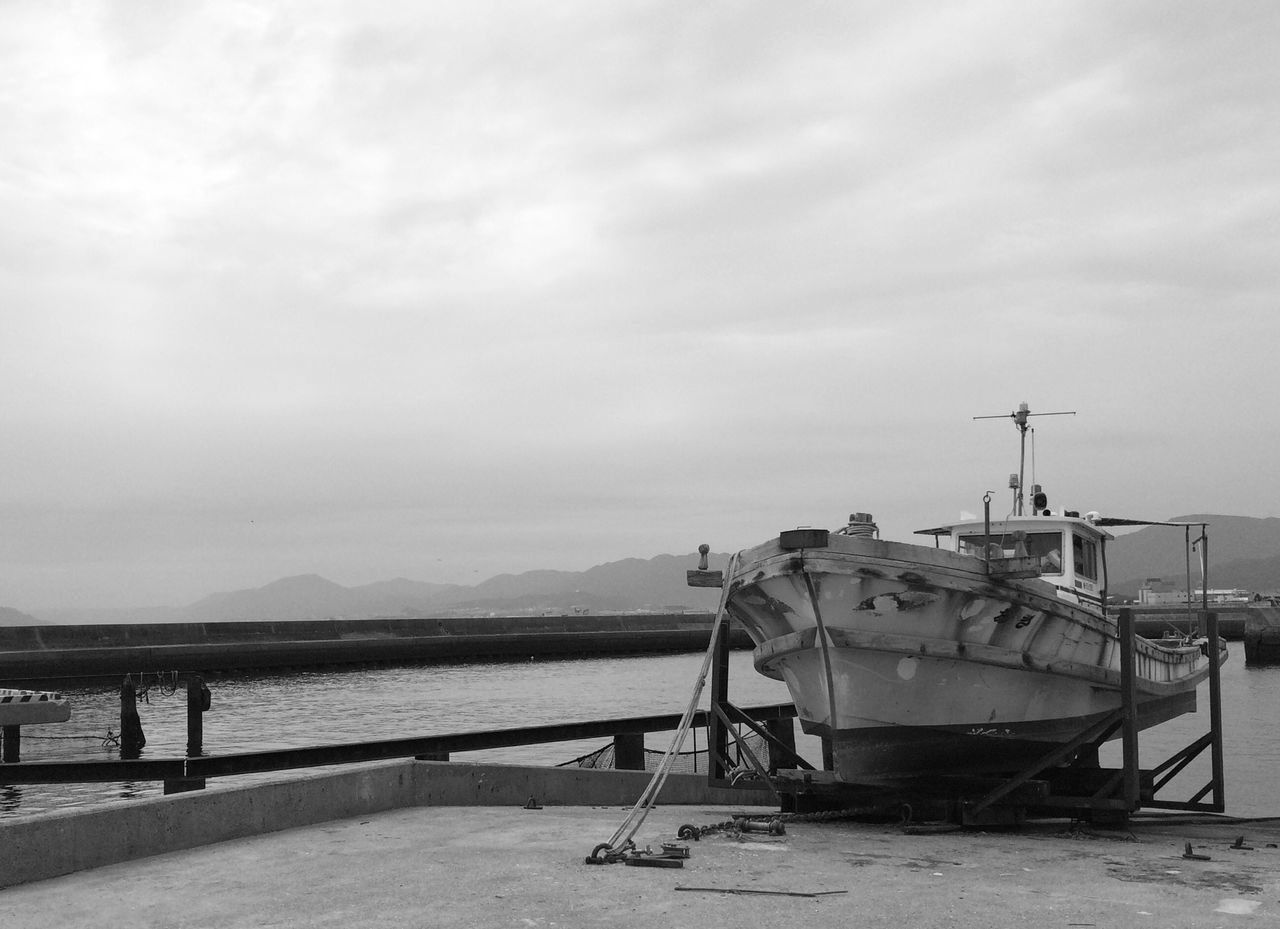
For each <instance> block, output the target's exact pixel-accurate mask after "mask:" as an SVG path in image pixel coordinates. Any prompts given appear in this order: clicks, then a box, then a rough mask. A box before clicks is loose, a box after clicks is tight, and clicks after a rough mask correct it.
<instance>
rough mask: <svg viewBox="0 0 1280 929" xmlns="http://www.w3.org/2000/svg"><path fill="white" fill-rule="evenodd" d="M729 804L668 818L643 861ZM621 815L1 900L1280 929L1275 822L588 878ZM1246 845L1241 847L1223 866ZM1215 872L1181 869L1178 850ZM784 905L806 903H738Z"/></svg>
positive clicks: (357, 828) (600, 869)
mask: <svg viewBox="0 0 1280 929" xmlns="http://www.w3.org/2000/svg"><path fill="white" fill-rule="evenodd" d="M729 812H730V810H729V809H728V808H725V807H704V806H693V807H677V806H663V807H659V808H658V809H656V810H654V811H653V813H651V814H650V817H649V819H648V821H647V822H646V823H645V825H644V826H643V828H642V829H641V831H640V833H639V834H638V835H637V840H638V841H639V843H640V844H641V845H645V844H652V845H653V846H654V847H655V848H656V847H657V846H658V845H659V844H660V843H661V842H664V841H672V840H673V839H674V837H675V835H676V831H677V829H678V828H679V826H680V825H681V824H682V823H692V824H695V825H703V824H708V823H715V822H720V821H723V820H724V819H726V818H727V817H728V815H729ZM624 814H625V808H623V807H583V806H578V807H568V806H566V807H544V808H543V809H541V810H525V809H522V808H519V807H465V808H464V807H425V806H424V807H408V808H401V809H393V810H388V811H384V812H376V813H370V814H367V815H360V816H356V817H353V818H350V819H345V820H340V821H332V822H326V823H319V824H316V825H311V826H305V827H301V828H295V829H290V830H287V831H283V832H275V833H271V834H269V835H261V836H253V837H248V838H241V839H235V840H232V841H227V842H221V843H218V844H216V845H210V846H207V847H203V848H195V849H188V850H185V851H178V852H173V853H169V854H165V855H157V856H153V857H150V858H145V859H141V860H136V861H130V862H124V863H121V864H115V865H110V866H107V867H102V868H98V869H95V870H90V871H82V872H78V873H75V874H70V875H66V876H63V877H58V878H53V879H50V880H46V881H41V882H38V883H33V884H25V885H21V886H16V887H10V888H8V889H6V890H3V891H0V912H3V913H4V915H5V924H6V925H9V926H18V927H22V929H67V927H78V926H102V925H128V926H130V927H133V929H141V927H152V926H154V927H166V929H168V927H180V926H191V927H202V929H222V927H255V929H256V927H263V926H273V927H290V926H308V927H317V926H319V927H323V926H342V927H344V929H350V927H362V926H397V927H417V926H432V927H454V926H457V927H463V926H465V927H469V929H470V927H476V926H498V927H503V926H512V927H553V926H554V927H579V926H581V927H588V926H590V927H597V926H619V927H632V926H634V927H640V926H643V927H654V926H667V927H685V926H689V927H693V926H697V927H704V929H715V927H720V926H735V927H737V926H746V925H760V926H769V925H783V924H801V925H805V924H808V925H815V924H823V925H833V926H837V925H843V926H857V927H880V926H883V927H893V929H902V927H905V926H910V927H913V929H914V927H931V926H954V927H961V929H964V927H982V929H987V927H993V929H1004V927H1011V926H1022V925H1027V924H1029V923H1032V922H1033V921H1034V924H1036V925H1039V926H1047V927H1064V929H1065V927H1075V926H1081V927H1083V926H1117V927H1119V926H1134V925H1137V926H1151V927H1153V929H1155V927H1159V929H1183V927H1186V929H1191V927H1195V929H1205V927H1214V926H1250V925H1269V926H1271V925H1276V924H1277V923H1278V922H1280V849H1277V848H1275V847H1269V846H1270V845H1274V844H1280V822H1277V821H1272V820H1268V821H1252V822H1241V821H1230V820H1224V821H1219V822H1214V823H1211V824H1207V825H1205V824H1199V823H1197V822H1196V821H1192V820H1187V819H1178V820H1170V819H1168V818H1164V819H1161V820H1159V821H1158V822H1149V821H1145V820H1141V821H1138V822H1135V823H1134V824H1133V825H1131V826H1130V827H1129V828H1127V829H1125V830H1122V831H1118V832H1103V831H1087V830H1078V829H1072V828H1070V826H1069V824H1067V823H1065V822H1058V823H1052V824H1038V825H1032V826H1026V827H1023V828H1021V829H1019V830H1018V831H1016V832H1006V833H994V832H968V831H966V832H950V833H938V834H925V835H907V834H904V833H903V831H902V829H901V827H900V826H898V825H896V824H884V825H867V824H855V823H850V822H812V823H809V822H804V823H796V822H793V823H790V824H788V826H787V832H786V834H785V835H784V836H780V837H769V836H747V837H741V838H734V837H730V836H727V835H723V834H719V835H712V836H708V837H707V838H704V839H703V840H702V841H700V842H693V843H689V844H690V847H691V852H692V857H691V858H690V859H689V860H688V861H687V862H685V867H683V868H682V869H678V870H676V869H670V870H668V869H651V868H636V867H627V866H623V865H609V866H587V865H585V864H584V863H583V859H584V857H585V856H586V855H587V854H589V853H590V851H591V850H592V848H593V847H594V846H595V845H596V844H597V843H599V842H602V841H605V840H606V839H608V838H609V837H610V835H611V834H612V833H613V831H614V830H615V829H616V828H617V826H618V824H619V823H620V822H621V821H622V818H623V816H624ZM1240 834H1244V836H1245V838H1246V844H1247V845H1249V846H1251V847H1252V848H1251V849H1233V848H1231V847H1230V846H1231V844H1232V842H1233V840H1234V839H1235V838H1236V837H1237V836H1238V835H1240ZM1188 841H1189V842H1192V843H1193V846H1194V850H1195V852H1196V853H1197V854H1202V855H1207V856H1208V860H1188V859H1184V858H1183V857H1182V855H1183V851H1184V845H1185V843H1186V842H1188ZM743 890H757V891H779V892H787V893H788V894H796V893H806V894H815V896H789V895H787V896H784V895H772V894H744V893H737V892H734V891H743Z"/></svg>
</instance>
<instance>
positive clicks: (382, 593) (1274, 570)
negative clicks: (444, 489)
mask: <svg viewBox="0 0 1280 929" xmlns="http://www.w3.org/2000/svg"><path fill="white" fill-rule="evenodd" d="M1169 521H1170V522H1202V521H1203V522H1208V523H1209V524H1210V525H1209V530H1208V536H1209V584H1210V586H1211V587H1214V588H1222V587H1240V588H1245V589H1248V590H1252V591H1258V592H1275V591H1276V590H1280V518H1275V517H1271V518H1266V519H1258V518H1254V517H1248V516H1203V515H1192V516H1180V517H1174V518H1173V519H1171V520H1169ZM1198 535H1199V532H1198V529H1193V530H1192V532H1191V536H1192V538H1193V539H1194V538H1196V537H1198ZM1185 538H1186V532H1185V531H1184V530H1182V529H1178V528H1167V527H1163V526H1150V527H1146V528H1143V529H1140V530H1138V531H1136V532H1130V533H1126V534H1125V535H1122V536H1120V537H1118V538H1117V539H1116V540H1115V541H1114V542H1112V543H1110V544H1108V546H1107V560H1108V563H1109V565H1110V569H1111V570H1110V574H1111V577H1112V579H1113V580H1112V582H1111V585H1110V592H1111V593H1112V594H1117V595H1121V596H1134V595H1136V593H1137V590H1138V587H1139V586H1141V584H1142V582H1143V581H1144V580H1145V579H1146V578H1151V577H1160V578H1163V579H1164V580H1166V581H1170V582H1173V583H1174V584H1178V585H1181V584H1183V583H1185V578H1186V569H1187V561H1186V554H1185V552H1186V546H1185ZM697 561H698V556H697V555H695V554H688V555H658V556H657V557H655V558H649V559H642V558H627V559H624V560H622V561H614V562H610V563H608V564H602V565H597V566H596V567H594V568H591V569H590V570H588V571H528V572H525V573H524V574H500V575H498V576H497V577H492V578H489V579H488V580H487V581H484V582H482V583H480V584H476V585H473V586H467V585H461V584H429V583H425V582H422V581H411V580H406V579H404V578H397V579H395V580H389V581H379V582H377V583H374V584H365V585H362V586H358V587H343V586H342V585H340V584H335V583H333V582H332V581H329V580H326V579H325V578H323V577H319V576H318V575H314V574H308V575H302V576H299V577H287V578H283V579H281V580H278V581H273V582H272V583H270V584H267V585H266V586H264V587H259V588H256V589H252V590H237V591H231V592H227V593H218V594H213V595H212V596H209V597H205V598H204V599H203V600H200V601H198V602H196V603H193V604H191V605H189V606H186V607H177V608H160V607H148V608H139V609H134V610H93V611H86V610H75V611H71V610H58V611H55V610H49V611H42V612H41V614H40V615H39V616H28V615H27V614H25V613H21V612H19V611H17V610H13V609H9V608H5V607H0V625H35V624H39V623H44V622H54V623H85V622H96V623H102V622H119V623H132V622H227V621H236V620H241V621H257V620H302V619H328V618H335V619H336V618H345V619H370V618H374V617H379V616H384V617H403V616H450V615H453V616H456V615H485V614H488V613H495V614H499V615H516V614H521V613H570V612H574V611H579V612H590V613H601V612H612V611H624V610H654V611H664V610H705V611H710V610H714V609H715V608H716V604H717V602H718V598H719V592H718V591H716V590H714V589H710V590H709V589H706V588H692V587H688V586H686V585H685V571H686V570H687V569H689V568H692V567H696V565H697ZM710 561H711V567H712V568H721V569H723V568H724V567H725V566H726V565H727V564H728V561H729V556H728V555H712V556H711V559H710ZM1191 569H1192V583H1193V585H1196V586H1199V584H1200V561H1199V554H1198V553H1193V554H1192V557H1191Z"/></svg>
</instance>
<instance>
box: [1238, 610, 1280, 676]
mask: <svg viewBox="0 0 1280 929" xmlns="http://www.w3.org/2000/svg"><path fill="white" fill-rule="evenodd" d="M1244 660H1245V663H1246V664H1251V665H1276V664H1280V609H1275V608H1274V607H1271V608H1267V609H1258V610H1250V611H1249V621H1248V624H1247V625H1246V626H1245V630H1244Z"/></svg>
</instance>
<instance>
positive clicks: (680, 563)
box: [0, 554, 729, 625]
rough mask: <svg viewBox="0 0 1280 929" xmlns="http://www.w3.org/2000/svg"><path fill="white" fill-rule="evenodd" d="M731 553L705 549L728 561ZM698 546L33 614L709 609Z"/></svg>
mask: <svg viewBox="0 0 1280 929" xmlns="http://www.w3.org/2000/svg"><path fill="white" fill-rule="evenodd" d="M728 562H729V556H728V555H712V556H710V566H711V567H712V568H724V567H725V566H726V565H727V564H728ZM697 563H698V556H697V555H696V554H689V555H678V556H677V555H658V556H657V557H655V558H649V559H647V560H646V559H641V558H627V559H624V560H622V561H614V562H610V563H608V564H603V565H597V566H596V567H594V568H591V569H590V570H587V571H527V572H525V573H524V574H500V575H498V576H497V577H491V578H489V579H488V580H487V581H484V582H482V583H480V584H476V585H473V586H466V585H461V584H430V583H426V582H423V581H411V580H407V579H405V578H396V579H395V580H390V581H379V582H377V583H374V584H365V585H361V586H358V587H343V586H342V585H341V584H335V583H334V582H333V581H330V580H326V579H325V578H323V577H320V576H319V575H315V574H304V575H300V576H298V577H286V578H282V579H280V580H278V581H272V582H271V583H270V584H267V585H266V586H264V587H258V588H254V589H252V590H237V591H231V592H227V593H217V594H213V595H212V596H209V597H205V598H204V599H203V600H199V601H197V602H196V603H193V604H191V605H189V606H185V607H174V608H168V607H146V608H140V609H135V610H130V609H112V610H46V611H42V613H41V616H40V617H39V618H38V619H37V618H33V617H27V622H38V621H40V620H43V621H46V622H55V623H137V622H173V623H177V622H197V623H198V622H232V621H257V620H303V619H330V618H333V619H372V618H374V617H406V616H408V617H414V616H459V615H462V616H467V615H472V616H478V615H487V614H489V613H494V614H498V615H518V614H523V613H570V612H574V611H575V610H576V611H579V612H589V613H604V612H618V611H626V610H651V611H681V610H694V611H711V610H714V609H715V608H716V604H717V603H718V602H719V592H718V591H716V590H708V589H706V588H694V587H689V586H687V585H686V584H685V571H686V570H687V569H689V568H694V567H697ZM9 612H10V613H12V614H13V615H14V617H15V618H18V619H19V621H12V622H11V621H9V619H8V617H7V615H6V614H0V625H26V624H27V622H23V621H21V620H20V618H21V617H24V616H25V615H26V614H23V613H19V612H18V611H17V610H12V611H9Z"/></svg>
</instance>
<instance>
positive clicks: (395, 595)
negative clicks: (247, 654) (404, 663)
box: [174, 574, 458, 622]
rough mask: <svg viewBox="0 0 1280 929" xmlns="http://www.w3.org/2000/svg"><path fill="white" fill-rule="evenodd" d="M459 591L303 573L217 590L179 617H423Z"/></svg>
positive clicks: (211, 619)
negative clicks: (357, 583) (353, 582)
mask: <svg viewBox="0 0 1280 929" xmlns="http://www.w3.org/2000/svg"><path fill="white" fill-rule="evenodd" d="M456 589H458V588H457V586H456V585H453V584H428V583H425V582H422V581H409V580H405V579H404V578H397V579H395V580H392V581H380V582H378V583H375V584H366V585H364V586H361V587H343V586H342V585H341V584H335V583H334V582H333V581H329V580H325V579H324V578H323V577H320V576H319V575H316V574H303V575H299V576H297V577H286V578H282V579H280V580H278V581H272V582H271V583H270V584H267V585H266V586H265V587H258V588H256V589H252V590H236V591H232V592H230V593H219V594H213V595H212V596H209V597H205V598H204V599H203V600H200V601H198V602H196V603H193V604H192V605H191V606H188V607H186V608H184V609H182V610H180V611H178V612H177V615H176V616H175V617H174V618H175V619H176V620H178V621H181V622H226V621H229V620H259V619H275V620H296V619H341V618H347V619H356V618H363V617H370V616H401V615H422V614H423V613H424V612H429V611H430V610H431V609H433V608H434V607H435V604H436V602H437V600H438V599H439V598H440V597H441V596H442V595H444V594H447V593H449V592H451V591H454V590H456Z"/></svg>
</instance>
